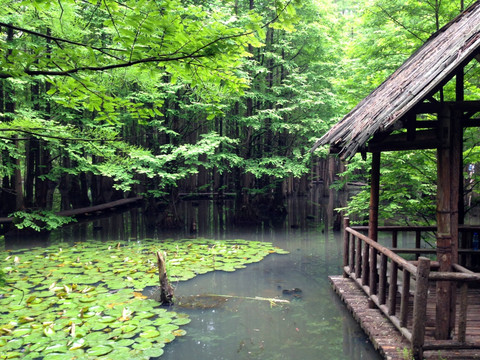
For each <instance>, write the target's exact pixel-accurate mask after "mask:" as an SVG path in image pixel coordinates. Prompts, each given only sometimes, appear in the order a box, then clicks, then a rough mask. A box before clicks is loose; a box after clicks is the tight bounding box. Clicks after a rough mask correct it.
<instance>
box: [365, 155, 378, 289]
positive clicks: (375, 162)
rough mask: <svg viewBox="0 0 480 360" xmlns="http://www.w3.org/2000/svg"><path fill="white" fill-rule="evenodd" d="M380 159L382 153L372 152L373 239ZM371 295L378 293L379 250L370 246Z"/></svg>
mask: <svg viewBox="0 0 480 360" xmlns="http://www.w3.org/2000/svg"><path fill="white" fill-rule="evenodd" d="M380 160H381V153H380V152H374V153H372V173H371V184H370V211H369V221H368V237H369V238H370V239H372V240H373V241H377V240H378V204H379V196H380ZM368 283H369V286H370V295H374V294H376V293H377V250H376V249H375V248H374V247H371V248H370V274H369V281H368Z"/></svg>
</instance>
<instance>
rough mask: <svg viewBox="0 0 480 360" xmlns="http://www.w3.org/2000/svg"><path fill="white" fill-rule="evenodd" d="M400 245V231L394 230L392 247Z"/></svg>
mask: <svg viewBox="0 0 480 360" xmlns="http://www.w3.org/2000/svg"><path fill="white" fill-rule="evenodd" d="M397 247H398V231H397V230H393V233H392V248H393V249H396V248H397Z"/></svg>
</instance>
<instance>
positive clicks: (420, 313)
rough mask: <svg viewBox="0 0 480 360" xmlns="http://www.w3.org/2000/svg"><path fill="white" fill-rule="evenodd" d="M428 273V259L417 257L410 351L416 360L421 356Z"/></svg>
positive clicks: (425, 316) (425, 317)
mask: <svg viewBox="0 0 480 360" xmlns="http://www.w3.org/2000/svg"><path fill="white" fill-rule="evenodd" d="M429 275H430V259H427V258H425V257H420V258H419V259H418V267H417V274H416V287H415V296H414V298H413V328H412V353H413V357H414V359H416V360H419V359H422V358H423V344H424V342H425V323H426V319H427V301H428V276H429Z"/></svg>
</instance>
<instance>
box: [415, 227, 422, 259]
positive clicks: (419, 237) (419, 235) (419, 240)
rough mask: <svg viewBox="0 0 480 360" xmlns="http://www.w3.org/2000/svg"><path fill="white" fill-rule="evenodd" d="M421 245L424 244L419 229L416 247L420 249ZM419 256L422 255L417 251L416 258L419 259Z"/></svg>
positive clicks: (416, 235)
mask: <svg viewBox="0 0 480 360" xmlns="http://www.w3.org/2000/svg"><path fill="white" fill-rule="evenodd" d="M421 245H422V233H421V232H420V230H417V231H416V232H415V249H420V246H421ZM419 257H420V254H419V253H416V254H415V259H416V260H418V258H419Z"/></svg>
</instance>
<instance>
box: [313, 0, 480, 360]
mask: <svg viewBox="0 0 480 360" xmlns="http://www.w3.org/2000/svg"><path fill="white" fill-rule="evenodd" d="M472 61H480V1H477V2H475V3H474V4H473V5H471V6H470V7H469V8H468V9H466V10H465V11H464V12H462V13H461V14H460V15H459V16H458V17H457V18H455V19H454V20H453V21H451V22H450V23H449V24H447V25H446V26H444V27H443V28H442V29H440V30H439V31H438V32H436V33H435V34H434V35H432V36H431V37H430V39H429V40H428V41H427V42H426V43H425V44H424V45H423V46H422V47H420V48H419V49H418V50H417V51H416V52H415V53H414V54H413V55H412V56H411V57H410V58H409V59H408V60H407V61H406V62H405V63H404V64H403V65H402V66H401V67H400V68H398V70H397V71H395V72H394V73H393V74H392V75H391V76H390V77H389V78H388V79H387V80H386V81H385V82H383V83H382V84H381V85H380V86H379V87H378V88H377V89H375V90H374V91H373V92H372V93H371V94H370V95H369V96H367V97H366V98H365V99H364V100H363V101H362V102H360V103H359V104H358V105H357V106H356V107H355V108H354V109H353V110H352V111H351V112H350V113H349V114H347V115H346V116H345V117H344V118H343V119H342V120H341V121H340V122H339V123H338V124H336V125H335V126H334V127H332V129H331V130H330V131H329V132H328V133H327V134H325V135H324V136H323V137H322V138H321V139H319V140H318V141H317V143H316V144H315V146H314V149H315V148H316V147H318V146H321V145H326V144H328V145H330V149H331V152H333V153H337V154H339V156H340V157H341V158H342V159H344V160H345V159H348V158H351V157H352V156H353V155H354V154H355V153H358V152H361V153H371V158H372V173H371V196H370V213H369V225H368V227H366V228H363V229H358V228H357V229H355V228H353V227H350V226H349V224H348V222H347V223H346V224H345V236H344V239H345V248H344V277H348V278H351V279H353V280H354V281H355V282H356V283H357V284H358V285H359V286H360V288H361V289H363V290H364V293H365V294H366V296H368V298H369V301H370V304H371V305H372V306H376V307H377V308H378V309H380V310H381V311H382V312H383V313H384V315H385V316H386V317H387V318H388V319H389V320H390V321H391V323H392V324H393V325H394V326H395V327H396V328H397V329H398V331H400V332H401V333H402V334H403V336H404V337H405V338H406V339H407V340H408V342H409V344H410V347H411V351H412V354H413V356H414V357H415V358H416V359H421V358H422V356H423V353H424V351H426V350H427V349H428V350H440V351H453V350H452V349H455V351H462V349H469V351H472V349H478V351H477V353H478V354H479V358H480V338H477V337H469V331H471V332H475V329H471V328H470V327H469V325H468V324H469V321H470V318H471V317H472V316H473V315H474V314H472V312H471V311H470V310H469V309H471V308H472V306H473V305H472V304H471V303H470V301H471V297H469V296H468V293H469V291H468V289H469V285H471V284H472V283H473V284H475V285H478V284H480V274H479V273H474V272H472V271H470V270H468V269H467V268H465V267H464V266H462V265H460V261H459V260H461V259H463V258H464V257H467V256H469V255H468V254H471V253H472V252H473V251H472V250H471V249H459V248H461V247H462V246H459V245H460V244H461V242H460V239H462V237H460V236H459V234H464V235H465V236H464V237H463V240H462V241H463V242H464V243H465V244H466V243H467V241H466V240H465V239H468V238H469V237H470V236H471V233H472V232H473V231H474V230H475V229H473V228H467V227H462V226H461V224H462V223H463V196H460V194H461V193H463V178H462V176H463V171H462V153H463V129H465V128H467V127H479V126H480V119H479V118H477V117H476V115H477V114H478V113H479V112H480V100H476V101H466V100H465V97H464V93H465V91H464V90H465V87H464V74H465V67H466V66H467V65H468V64H469V63H470V62H472ZM452 79H455V84H456V85H455V88H456V99H455V101H445V100H444V97H443V88H444V86H445V85H446V84H447V83H448V82H449V81H450V80H452ZM424 114H432V115H434V116H435V118H436V119H435V120H431V119H432V117H431V116H430V117H428V118H429V119H430V120H426V117H425V116H424ZM419 149H436V150H437V170H438V171H437V173H438V177H437V189H438V190H437V210H436V211H437V215H436V219H437V226H436V227H435V228H432V229H428V228H392V229H383V230H386V231H390V232H391V233H392V240H391V241H392V242H391V244H390V245H391V246H389V247H385V246H381V245H380V244H378V242H377V240H378V233H379V230H380V229H379V226H378V220H379V219H378V207H379V188H380V166H381V153H382V152H384V151H400V150H419ZM360 230H365V231H360ZM478 230H479V229H476V231H478ZM399 231H414V232H415V233H416V234H417V239H418V241H417V249H413V250H408V249H403V250H399V249H398V248H397V243H396V242H397V240H396V236H397V235H396V234H397V233H398V232H399ZM423 231H434V232H435V234H436V235H435V236H436V245H437V246H436V249H435V253H436V261H430V260H429V259H427V258H423V257H419V255H422V250H421V249H419V248H420V235H421V233H422V232H423ZM467 247H468V246H467ZM409 251H410V252H413V253H414V254H417V259H418V260H417V261H415V262H411V261H406V260H405V259H404V258H402V257H401V256H399V252H409ZM459 254H460V255H462V254H463V255H462V256H463V257H462V258H459ZM433 285H434V286H435V295H436V296H435V302H436V305H435V311H434V319H433V320H432V321H434V324H435V325H434V328H435V331H434V339H433V340H432V339H431V338H428V339H429V340H428V341H427V340H426V339H427V337H426V336H427V335H426V334H427V333H428V334H429V336H430V335H431V333H429V332H428V329H427V323H429V322H428V321H430V320H429V318H428V316H430V315H432V314H431V309H430V308H428V309H427V304H428V302H429V301H431V299H432V298H431V297H429V290H432V286H433ZM470 287H471V286H470ZM397 305H399V306H398V309H397ZM427 314H428V315H427ZM412 315H413V316H412ZM409 319H411V320H409ZM410 321H411V322H410ZM429 324H430V325H431V323H429ZM456 326H457V327H456Z"/></svg>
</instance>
